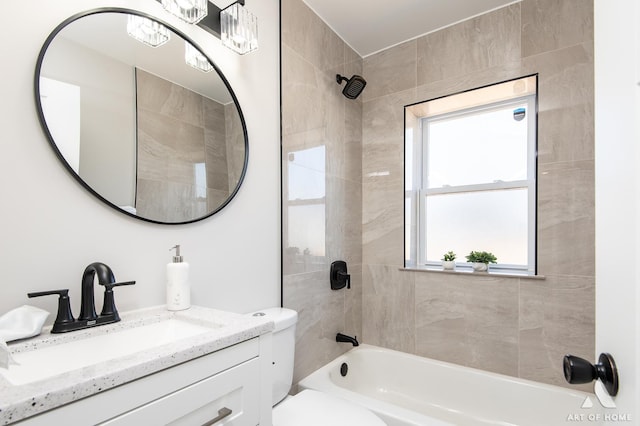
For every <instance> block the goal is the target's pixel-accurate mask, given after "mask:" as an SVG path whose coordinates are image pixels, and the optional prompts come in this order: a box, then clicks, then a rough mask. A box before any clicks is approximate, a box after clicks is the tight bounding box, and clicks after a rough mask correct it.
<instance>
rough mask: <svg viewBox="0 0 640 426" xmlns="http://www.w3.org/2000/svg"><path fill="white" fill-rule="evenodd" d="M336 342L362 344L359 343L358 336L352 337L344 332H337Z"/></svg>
mask: <svg viewBox="0 0 640 426" xmlns="http://www.w3.org/2000/svg"><path fill="white" fill-rule="evenodd" d="M336 342H341V343H351V344H352V345H353V346H360V343H358V336H354V337H351V336H347V335H346V334H342V333H338V334H336Z"/></svg>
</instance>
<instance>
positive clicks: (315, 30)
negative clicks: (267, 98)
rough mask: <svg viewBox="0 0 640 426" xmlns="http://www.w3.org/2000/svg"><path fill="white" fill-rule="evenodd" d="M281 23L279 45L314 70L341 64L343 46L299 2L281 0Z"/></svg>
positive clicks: (317, 18) (337, 38) (311, 12)
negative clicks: (295, 53)
mask: <svg viewBox="0 0 640 426" xmlns="http://www.w3.org/2000/svg"><path fill="white" fill-rule="evenodd" d="M281 22H282V44H283V45H284V46H288V47H290V48H291V49H293V50H294V51H296V52H297V53H298V54H299V55H301V56H303V57H304V59H305V60H307V61H308V62H309V63H311V64H312V65H313V66H314V67H315V68H317V69H319V70H328V69H331V68H335V67H337V66H339V65H341V64H343V63H344V48H345V43H344V42H343V41H342V40H341V39H340V37H338V35H337V34H336V33H334V32H333V31H332V30H331V28H329V27H328V26H327V25H326V24H325V23H324V22H323V21H322V19H320V18H319V17H318V15H316V14H315V13H314V12H313V11H312V10H311V9H310V8H309V7H308V6H307V5H306V4H305V3H304V2H302V1H301V0H282V21H281ZM283 82H286V80H285V79H284V77H283Z"/></svg>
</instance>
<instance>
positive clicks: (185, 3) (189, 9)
mask: <svg viewBox="0 0 640 426" xmlns="http://www.w3.org/2000/svg"><path fill="white" fill-rule="evenodd" d="M161 3H162V7H164V8H165V10H166V11H167V12H169V13H171V14H172V15H175V16H177V17H178V18H180V19H182V20H183V21H185V22H188V23H190V24H196V23H198V22H200V21H201V20H202V19H203V18H204V17H205V16H207V13H208V11H209V8H208V3H209V0H162V1H161Z"/></svg>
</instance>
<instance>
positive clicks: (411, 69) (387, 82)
mask: <svg viewBox="0 0 640 426" xmlns="http://www.w3.org/2000/svg"><path fill="white" fill-rule="evenodd" d="M363 74H364V75H363V77H364V78H365V80H367V86H366V87H365V89H364V93H363V98H364V99H363V100H364V102H367V101H370V100H372V99H376V98H378V97H380V96H385V95H389V94H391V93H397V92H401V91H403V90H407V89H411V88H413V87H415V86H416V81H417V80H416V41H415V40H412V41H408V42H406V43H403V44H401V45H399V46H395V47H393V48H391V49H387V50H383V51H382V52H380V53H376V54H374V55H371V56H368V57H367V58H365V59H364V65H363Z"/></svg>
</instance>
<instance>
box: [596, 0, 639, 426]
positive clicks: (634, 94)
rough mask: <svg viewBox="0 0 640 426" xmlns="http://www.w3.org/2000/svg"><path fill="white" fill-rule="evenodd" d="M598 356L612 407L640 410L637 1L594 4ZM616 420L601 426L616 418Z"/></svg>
mask: <svg viewBox="0 0 640 426" xmlns="http://www.w3.org/2000/svg"><path fill="white" fill-rule="evenodd" d="M594 5H595V15H594V16H595V40H594V47H595V135H596V138H595V142H596V143H595V148H596V156H595V158H596V162H595V165H596V167H595V171H596V175H595V176H596V354H594V355H595V356H594V360H595V359H597V357H598V356H599V354H600V353H601V352H609V353H611V355H613V357H614V359H615V361H616V364H617V367H618V371H619V373H620V393H619V394H618V396H617V397H616V398H615V405H616V407H617V408H616V409H609V411H608V414H619V415H623V416H625V418H627V419H628V418H631V419H632V421H631V422H630V423H629V424H638V418H639V416H640V411H639V409H640V340H639V339H638V333H639V332H640V291H639V290H638V286H639V285H640V267H639V265H638V256H639V255H640V204H639V203H640V172H639V170H640V169H639V168H638V164H640V147H639V146H638V141H639V140H640V125H639V120H638V117H639V116H640V87H639V84H640V72H639V67H640V56H639V55H640V32H639V31H640V30H639V28H640V27H639V26H638V22H639V20H640V2H638V1H637V0H620V1H616V2H611V1H608V0H596V1H595V3H594ZM619 423H620V422H616V421H615V418H614V420H612V421H611V422H606V424H619Z"/></svg>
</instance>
